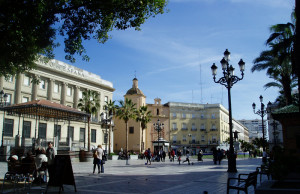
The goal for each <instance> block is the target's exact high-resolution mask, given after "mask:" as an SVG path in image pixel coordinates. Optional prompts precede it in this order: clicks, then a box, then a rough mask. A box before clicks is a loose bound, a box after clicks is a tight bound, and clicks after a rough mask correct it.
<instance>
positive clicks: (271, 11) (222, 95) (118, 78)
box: [55, 0, 295, 119]
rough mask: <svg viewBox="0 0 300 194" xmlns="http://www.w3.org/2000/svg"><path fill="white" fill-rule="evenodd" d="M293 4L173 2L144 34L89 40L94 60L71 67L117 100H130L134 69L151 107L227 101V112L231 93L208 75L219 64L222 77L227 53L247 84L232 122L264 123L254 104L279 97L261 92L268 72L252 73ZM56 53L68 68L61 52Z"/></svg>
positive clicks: (281, 0)
mask: <svg viewBox="0 0 300 194" xmlns="http://www.w3.org/2000/svg"><path fill="white" fill-rule="evenodd" d="M294 4H295V1H294V0H169V3H168V5H167V9H168V10H169V11H168V12H166V13H165V14H163V15H158V16H156V17H155V18H150V19H149V20H147V21H146V23H145V24H143V25H142V26H141V28H142V30H141V31H135V30H134V29H128V30H125V31H112V32H111V33H110V35H111V37H112V38H111V39H109V40H108V41H107V42H106V43H105V44H98V43H97V42H96V41H95V40H90V41H86V42H85V43H84V44H85V47H86V50H87V54H88V55H89V57H90V58H91V59H90V61H89V62H83V61H82V60H81V59H80V57H78V58H77V61H76V63H74V64H72V65H74V66H76V67H79V68H82V69H85V70H87V71H90V72H92V73H95V74H98V75H100V76H101V78H102V79H105V80H108V81H111V82H112V83H113V84H114V88H115V89H116V91H115V92H114V95H113V100H116V101H118V100H123V99H124V97H123V96H124V94H125V93H126V91H127V90H128V89H130V88H131V86H132V79H133V78H134V76H135V71H136V77H137V79H138V80H139V88H140V89H141V90H142V91H143V92H144V94H145V95H146V97H147V100H146V102H147V103H153V102H154V99H155V98H156V97H159V98H161V100H162V103H167V102H187V103H192V102H193V103H204V104H206V103H221V104H223V105H224V106H225V107H226V108H228V98H227V89H226V88H225V87H224V86H221V85H220V84H216V83H214V82H213V78H212V75H211V69H210V67H211V65H212V64H213V63H216V65H217V66H218V67H219V68H218V74H217V78H219V77H220V76H221V67H220V62H219V61H220V60H221V59H222V57H223V53H224V51H225V49H228V50H229V51H230V52H231V62H230V64H232V65H233V66H234V67H235V68H236V71H235V75H238V76H240V71H239V68H238V64H237V63H238V62H239V60H240V58H242V59H243V60H244V61H245V63H246V71H245V77H244V79H243V80H242V81H240V82H238V83H236V84H235V85H234V86H233V88H232V91H231V93H232V110H233V117H234V118H235V119H255V118H259V117H258V116H257V115H255V114H254V113H253V110H252V106H251V105H252V103H253V102H255V103H256V104H259V96H260V95H263V97H264V102H265V104H267V102H268V101H271V102H272V101H274V100H275V98H276V97H277V95H278V91H277V89H267V90H265V89H264V88H263V85H264V84H266V83H267V82H270V81H272V80H271V79H269V78H268V77H266V74H265V72H254V73H251V71H250V69H251V67H252V66H253V63H252V62H253V59H254V58H256V57H257V56H258V55H259V53H260V52H261V51H263V50H264V49H267V47H266V46H265V41H266V40H267V38H268V36H269V35H270V32H269V27H270V26H271V25H274V24H278V23H287V22H289V21H290V18H291V17H290V16H291V12H292V9H293V7H294ZM58 40H62V39H61V38H59V39H58ZM55 54H56V56H55V58H56V59H58V60H61V61H64V62H67V63H69V64H70V62H68V61H66V60H65V59H64V53H63V47H59V48H57V49H56V50H55ZM200 69H201V71H200ZM201 91H202V92H201Z"/></svg>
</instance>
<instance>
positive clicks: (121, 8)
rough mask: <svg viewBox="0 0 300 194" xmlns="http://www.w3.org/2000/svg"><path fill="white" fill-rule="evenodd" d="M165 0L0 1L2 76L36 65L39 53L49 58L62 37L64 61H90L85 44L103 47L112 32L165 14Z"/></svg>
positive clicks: (135, 26) (132, 26)
mask: <svg viewBox="0 0 300 194" xmlns="http://www.w3.org/2000/svg"><path fill="white" fill-rule="evenodd" d="M166 4H167V2H166V0H97V1H91V0H76V1H74V0H51V1H47V0H40V1H35V0H27V1H24V0H2V1H0V37H1V40H0V48H1V50H0V76H2V75H3V76H6V77H8V76H10V75H15V74H17V73H20V72H21V73H22V72H25V71H28V70H31V69H33V68H35V67H36V65H35V63H34V62H35V61H36V60H38V59H39V54H42V55H45V56H47V57H50V58H53V57H54V55H53V49H54V48H55V47H57V46H59V44H58V43H56V42H55V39H56V36H57V35H61V36H63V37H64V51H65V53H66V56H65V58H66V59H67V60H69V61H71V62H75V58H74V55H80V56H82V59H83V60H86V61H88V60H89V57H88V56H87V55H86V50H85V48H84V46H83V42H84V40H90V39H91V38H94V39H96V40H97V41H98V42H99V43H105V42H106V41H107V40H108V39H109V38H110V36H109V32H110V31H112V30H125V29H127V28H135V30H140V27H141V25H142V24H143V23H144V22H145V21H146V20H147V19H149V18H150V17H154V16H155V15H158V14H163V13H164V11H165V6H166Z"/></svg>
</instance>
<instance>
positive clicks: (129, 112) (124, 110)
mask: <svg viewBox="0 0 300 194" xmlns="http://www.w3.org/2000/svg"><path fill="white" fill-rule="evenodd" d="M119 103H120V106H119V107H118V109H117V117H119V118H120V119H122V120H123V121H124V122H125V124H126V153H127V152H128V121H129V120H130V119H135V117H136V114H135V113H136V108H135V105H136V104H134V103H133V102H132V100H131V99H128V98H126V99H125V101H123V100H120V101H119Z"/></svg>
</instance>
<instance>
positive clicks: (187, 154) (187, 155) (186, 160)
mask: <svg viewBox="0 0 300 194" xmlns="http://www.w3.org/2000/svg"><path fill="white" fill-rule="evenodd" d="M185 162H188V164H189V165H190V152H189V151H188V150H187V151H186V158H185V161H183V162H182V163H185Z"/></svg>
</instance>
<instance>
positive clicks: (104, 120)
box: [100, 106, 113, 160]
mask: <svg viewBox="0 0 300 194" xmlns="http://www.w3.org/2000/svg"><path fill="white" fill-rule="evenodd" d="M103 110H104V111H105V112H102V113H101V114H100V116H101V125H102V126H105V155H106V154H107V138H108V133H107V130H108V127H109V126H111V125H113V120H112V118H113V114H112V112H111V111H110V112H108V110H107V106H104V107H103ZM108 114H109V115H108ZM109 146H110V145H109ZM106 160H107V157H106Z"/></svg>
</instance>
